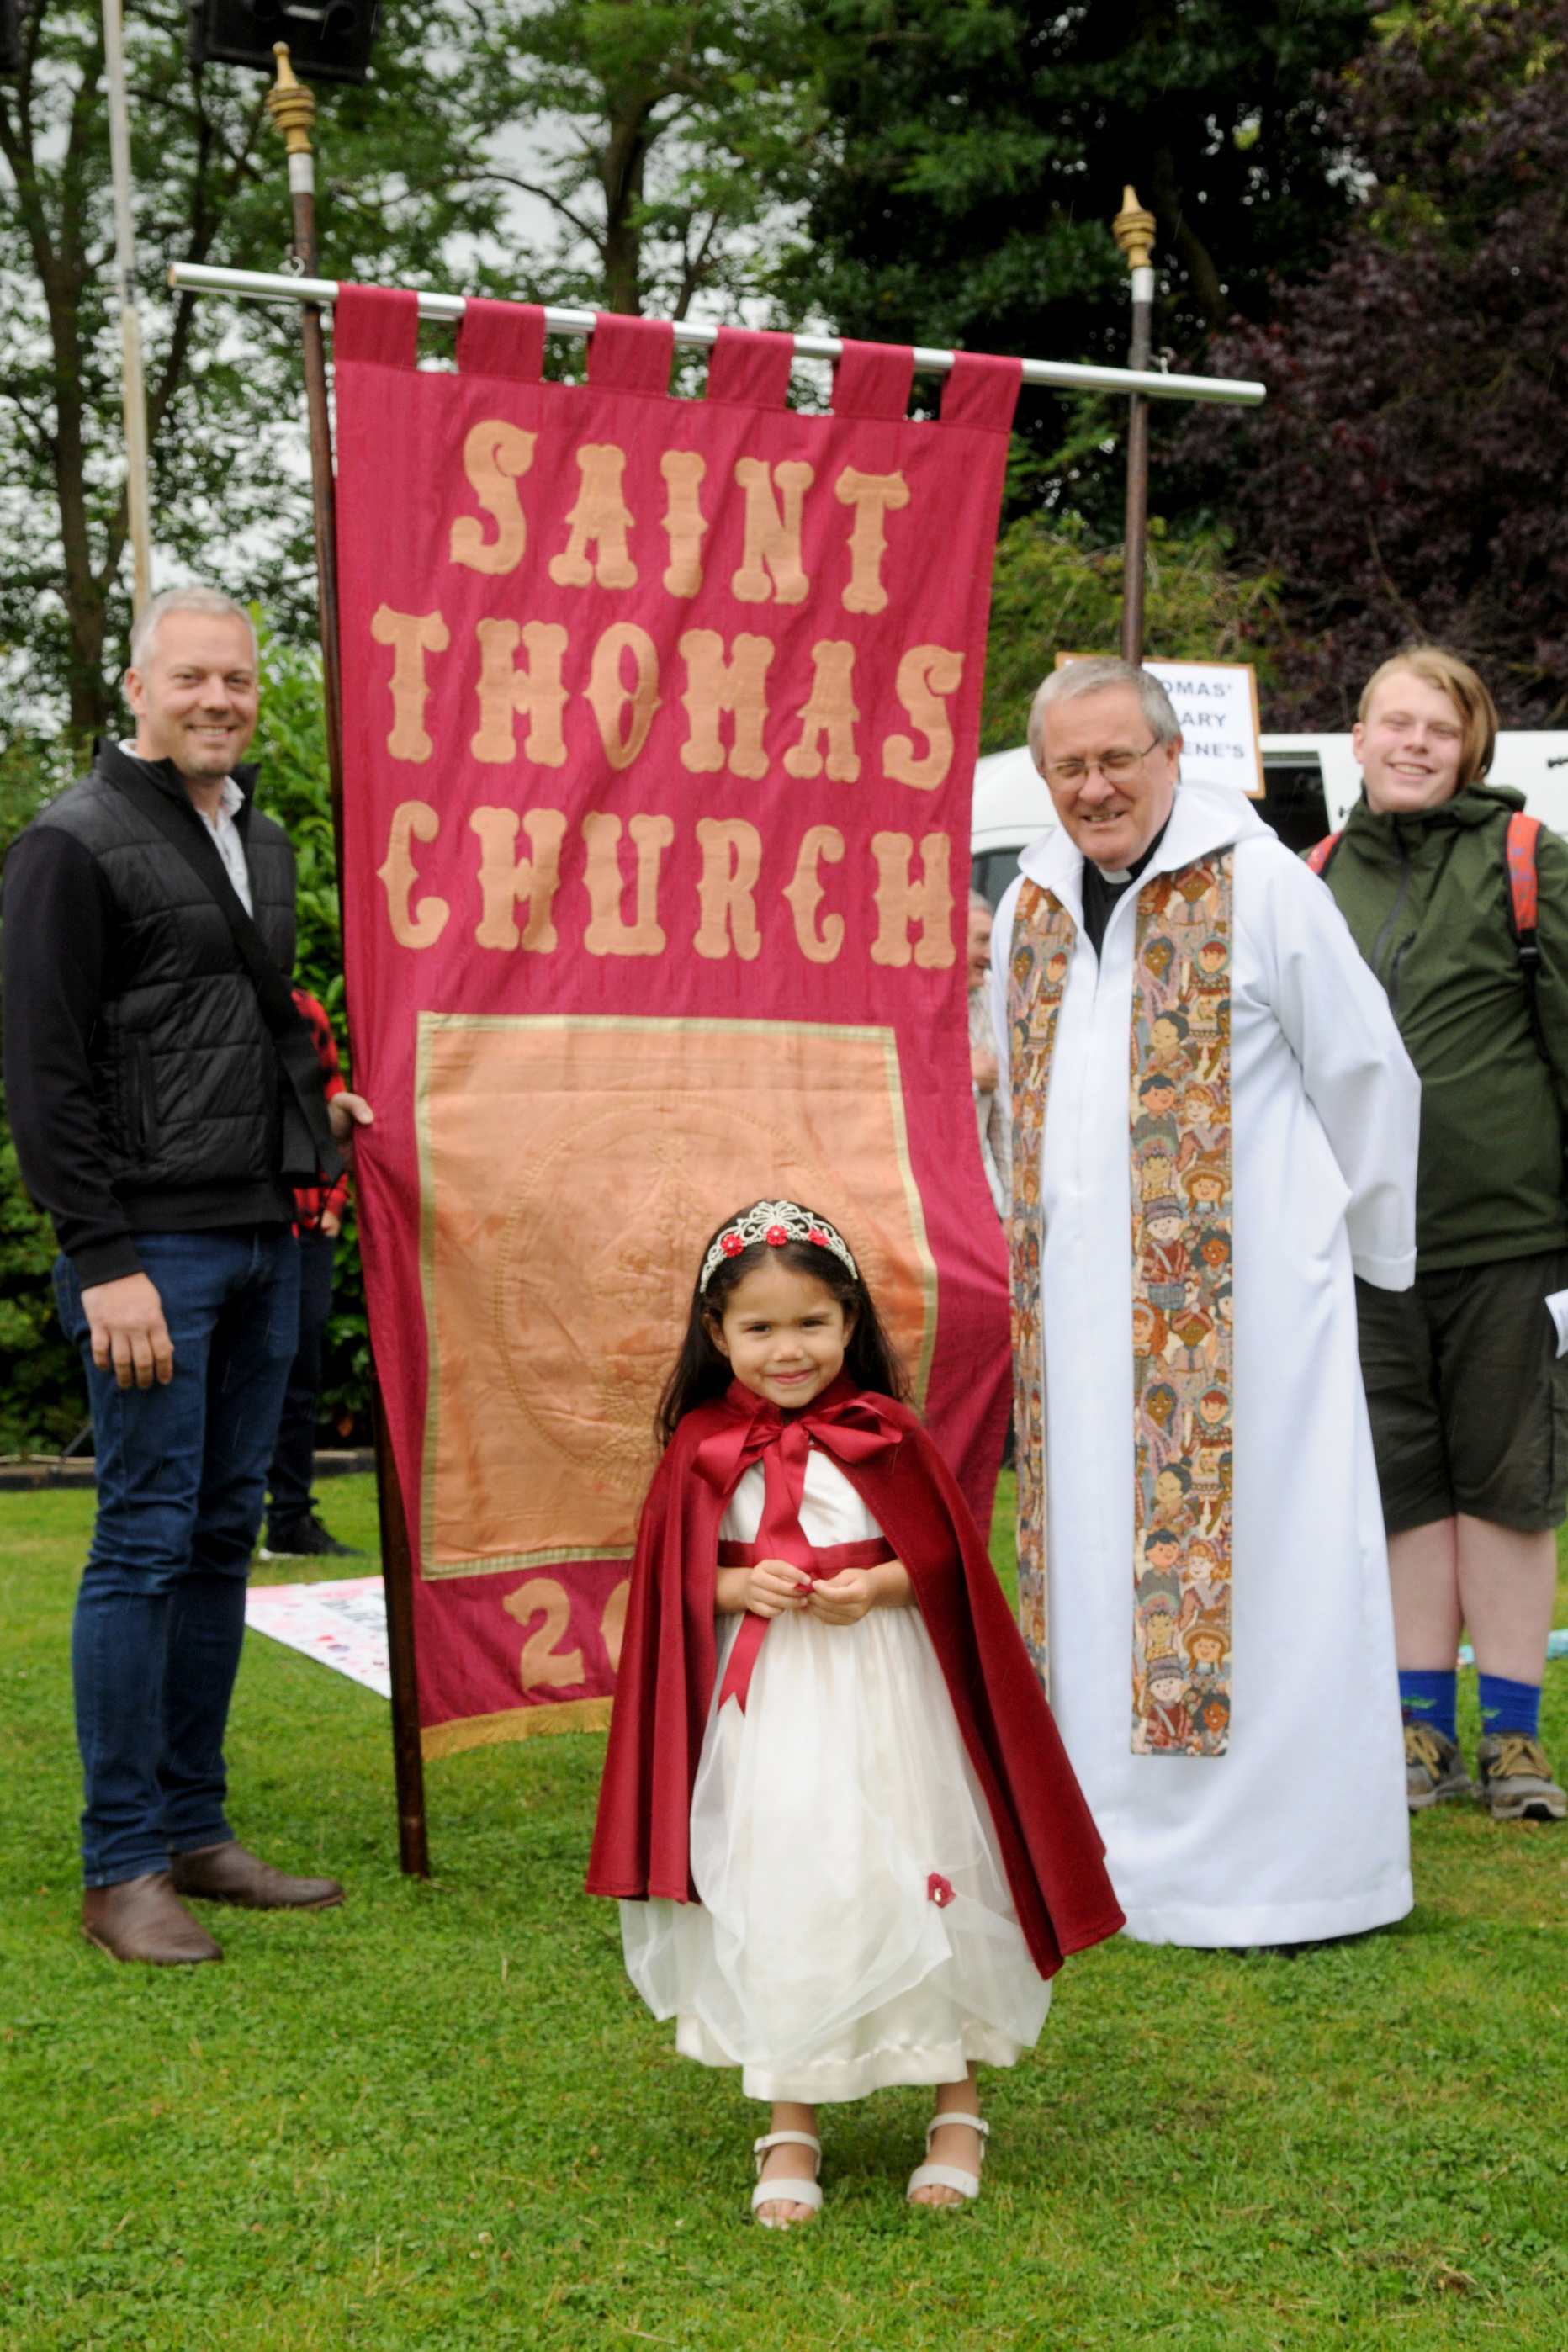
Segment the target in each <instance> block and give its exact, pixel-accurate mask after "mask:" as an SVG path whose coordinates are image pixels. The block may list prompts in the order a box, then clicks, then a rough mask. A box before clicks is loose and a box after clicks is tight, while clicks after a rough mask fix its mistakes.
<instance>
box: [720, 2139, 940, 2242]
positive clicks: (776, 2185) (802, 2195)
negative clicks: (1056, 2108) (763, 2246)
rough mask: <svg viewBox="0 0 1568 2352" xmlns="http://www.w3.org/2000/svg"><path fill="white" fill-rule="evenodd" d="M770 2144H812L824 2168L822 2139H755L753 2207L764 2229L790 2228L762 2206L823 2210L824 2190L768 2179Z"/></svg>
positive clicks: (811, 2184)
mask: <svg viewBox="0 0 1568 2352" xmlns="http://www.w3.org/2000/svg"><path fill="white" fill-rule="evenodd" d="M770 2147H808V2148H810V2150H811V2152H812V2154H813V2156H814V2157H815V2158H816V2164H817V2168H818V2170H820V2168H821V2165H822V2142H821V2141H820V2140H819V2139H815V2138H813V2137H812V2135H811V2133H810V2132H797V2131H780V2132H769V2133H768V2134H767V2136H766V2137H765V2138H763V2139H754V2140H753V2141H752V2155H753V2156H754V2157H755V2158H756V2159H757V2185H756V2187H755V2188H754V2189H752V2212H753V2213H754V2214H755V2215H756V2217H757V2220H758V2221H760V2222H761V2223H762V2225H763V2229H764V2230H787V2229H788V2228H789V2226H790V2225H789V2223H788V2222H787V2221H770V2220H769V2219H768V2216H767V2215H766V2214H765V2213H764V2212H763V2211H762V2210H760V2209H761V2208H762V2207H763V2206H764V2205H771V2204H773V2201H774V2200H775V2199H778V2200H781V2201H783V2202H784V2203H785V2204H789V2205H809V2206H810V2208H811V2210H812V2211H813V2212H814V2213H819V2212H820V2211H821V2210H822V2191H821V2189H819V2188H818V2186H817V2184H816V2180H815V2179H812V2180H786V2179H784V2177H783V2176H782V2175H780V2176H779V2177H778V2178H777V2179H769V2180H764V2179H763V2157H764V2156H766V2154H767V2152H768V2150H769V2148H770ZM941 2169H942V2168H941V2167H940V2166H939V2167H938V2170H939V2171H940V2170H941ZM976 2185H977V2186H978V2184H976Z"/></svg>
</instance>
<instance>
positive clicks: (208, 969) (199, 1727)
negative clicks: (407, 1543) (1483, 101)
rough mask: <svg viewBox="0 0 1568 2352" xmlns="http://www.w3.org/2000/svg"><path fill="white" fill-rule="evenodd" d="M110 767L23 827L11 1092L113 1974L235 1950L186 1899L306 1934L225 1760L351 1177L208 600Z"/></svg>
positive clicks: (11, 937) (364, 1109)
mask: <svg viewBox="0 0 1568 2352" xmlns="http://www.w3.org/2000/svg"><path fill="white" fill-rule="evenodd" d="M125 686H126V695H127V698H128V700H129V701H130V704H131V708H132V710H133V711H134V713H135V714H136V734H135V737H134V739H133V740H132V741H130V742H127V743H120V744H116V743H101V744H100V746H99V751H98V756H97V760H96V761H95V764H94V767H93V770H92V772H91V774H90V775H89V776H88V777H86V778H85V779H84V780H83V781H82V782H79V783H77V784H73V785H72V786H71V788H70V789H69V790H68V792H66V793H62V794H61V795H60V797H59V799H58V800H56V801H53V802H51V803H49V805H48V806H47V808H45V809H44V810H42V811H41V812H40V814H38V815H37V816H36V817H35V818H34V820H33V822H32V824H30V825H28V827H27V828H26V832H24V833H23V834H22V835H19V837H18V838H17V840H16V842H15V843H14V844H13V845H12V847H11V850H10V853H9V856H7V858H6V861H5V930H4V939H5V1091H6V1099H7V1108H8V1110H9V1114H10V1118H11V1129H12V1134H13V1137H14V1139H15V1141H16V1156H17V1159H18V1160H19V1162H20V1165H21V1171H22V1176H23V1181H25V1182H26V1186H27V1188H28V1190H29V1192H31V1193H32V1195H33V1197H34V1199H35V1200H37V1202H39V1203H40V1204H41V1205H42V1206H43V1207H44V1208H46V1209H47V1211H48V1212H49V1214H50V1216H51V1218H52V1219H53V1222H54V1226H55V1231H56V1234H57V1236H58V1241H59V1245H60V1252H61V1255H60V1257H59V1260H58V1264H57V1265H56V1268H55V1293H56V1297H57V1300H58V1306H59V1311H60V1318H61V1320H62V1322H63V1323H64V1325H65V1328H66V1330H67V1331H68V1334H69V1335H70V1337H71V1338H72V1339H74V1340H75V1341H76V1343H77V1345H78V1347H79V1349H80V1353H81V1358H82V1362H83V1365H84V1367H85V1369H86V1372H87V1383H88V1391H89V1400H90V1402H91V1408H92V1423H93V1435H94V1441H95V1447H96V1454H97V1479H98V1508H97V1517H96V1519H95V1522H94V1527H93V1536H92V1545H91V1549H90V1552H89V1558H88V1563H87V1567H86V1569H85V1570H84V1571H83V1574H82V1580H81V1588H80V1591H79V1594H78V1596H77V1606H76V1618H75V1622H74V1625H73V1628H72V1634H71V1666H72V1673H73V1676H74V1680H75V1686H76V1714H77V1736H78V1739H79V1745H80V1748H81V1759H82V1769H83V1773H84V1777H85V1780H86V1784H87V1801H86V1806H85V1809H84V1811H83V1813H82V1861H83V1875H84V1877H85V1880H86V1894H85V1895H84V1898H83V1903H82V1928H83V1932H84V1933H85V1934H86V1936H87V1937H89V1941H91V1942H92V1943H94V1944H96V1945H98V1946H99V1947H100V1948H101V1949H102V1950H104V1951H106V1952H108V1953H110V1955H112V1957H113V1958H116V1959H121V1960H148V1961H156V1962H170V1963H173V1962H182V1961H184V1962H189V1961H199V1960H216V1959H220V1958H222V1957H223V1955H222V1952H221V1950H220V1948H219V1947H218V1945H217V1944H216V1941H215V1940H214V1938H213V1937H211V1936H209V1935H208V1934H207V1932H206V1930H205V1927H203V1926H202V1925H201V1923H200V1922H199V1921H198V1920H197V1919H196V1917H195V1915H194V1914H193V1913H192V1912H190V1911H188V1910H187V1909H186V1908H185V1906H184V1903H183V1902H182V1901H181V1899H180V1897H181V1896H182V1895H195V1896H201V1897H205V1898H206V1899H207V1900H209V1901H214V1902H224V1903H237V1904H243V1905H246V1906H250V1907H253V1908H268V1909H269V1908H275V1907H279V1906H287V1907H290V1908H307V1909H309V1908H320V1907H322V1906H325V1905H328V1904H332V1903H338V1902H341V1901H342V1887H341V1886H340V1885H339V1884H338V1882H337V1881H336V1879H332V1878H297V1877H289V1876H285V1875H284V1874H283V1873H282V1872H280V1871H278V1870H275V1869H274V1868H272V1866H271V1865H270V1864H268V1863H265V1862H262V1861H259V1860H258V1858H257V1856H256V1855H255V1854H253V1853H248V1852H247V1849H246V1848H245V1847H244V1846H242V1845H241V1844H240V1843H239V1842H238V1840H237V1838H236V1836H235V1834H234V1832H233V1830H232V1829H231V1828H230V1827H229V1824H228V1821H227V1818H226V1813H225V1811H224V1800H225V1795H226V1774H225V1769H224V1758H223V1739H224V1731H225V1727H226V1721H227V1717H228V1706H229V1698H230V1695H231V1693H232V1690H233V1687H234V1679H235V1674H236V1671H237V1667H238V1664H239V1655H240V1649H241V1645H242V1643H243V1640H244V1633H245V1584H246V1576H247V1570H248V1569H249V1565H250V1557H251V1553H252V1550H253V1549H254V1546H255V1542H256V1535H257V1530H258V1527H259V1525H260V1520H261V1506H262V1495H263V1488H264V1482H265V1478H266V1472H267V1463H268V1455H269V1454H270V1453H271V1451H272V1441H273V1437H274V1434H275V1433H276V1430H277V1427H278V1412H279V1405H280V1404H281V1402H282V1398H283V1388H284V1383H285V1381H286V1380H287V1379H288V1376H289V1364H290V1362H291V1360H292V1359H293V1355H294V1349H295V1342H296V1338H297V1333H298V1328H299V1282H300V1275H299V1254H298V1250H297V1247H296V1244H295V1240H294V1235H293V1232H292V1229H291V1223H290V1220H291V1214H292V1206H293V1203H292V1199H291V1195H290V1185H291V1183H292V1182H294V1181H315V1180H316V1178H317V1176H318V1173H321V1174H324V1175H325V1176H326V1177H328V1178H329V1179H331V1177H333V1176H335V1175H336V1174H337V1173H338V1172H339V1171H340V1170H341V1168H342V1159H341V1157H340V1150H339V1147H343V1148H347V1147H348V1145H349V1143H350V1140H351V1139H352V1136H353V1129H354V1128H355V1126H356V1125H363V1124H367V1123H368V1122H369V1120H370V1118H371V1110H370V1107H369V1105H368V1104H367V1103H366V1102H365V1101H364V1100H363V1097H360V1096H358V1095H353V1094H347V1093H344V1094H340V1095H339V1096H338V1097H337V1098H336V1100H335V1101H334V1102H332V1103H331V1105H329V1104H328V1103H327V1102H326V1100H325V1098H324V1097H323V1094H322V1090H321V1065H320V1063H319V1062H318V1061H317V1059H316V1055H315V1052H314V1050H313V1048H312V1046H311V1044H310V1036H309V1034H308V1032H307V1031H306V1029H305V1026H304V1024H303V1023H302V1022H301V1021H300V1017H299V1014H298V1013H296V1011H295V1009H294V1007H293V1004H292V1003H291V1002H290V999H289V982H288V978H287V975H288V973H289V969H290V967H291V966H292V964H293V961H294V857H293V853H292V851H291V850H290V848H289V842H288V838H287V835H285V834H284V833H283V832H282V830H281V828H280V827H279V826H278V825H276V824H273V822H272V820H271V819H270V818H269V817H266V816H263V815H262V814H261V813H260V811H259V810H258V808H257V807H256V806H255V803H254V799H253V792H254V785H255V771H254V770H252V769H248V768H243V767H241V766H240V765H239V764H238V762H239V757H240V754H241V753H242V752H243V751H244V750H245V748H246V746H247V743H248V742H249V740H250V738H251V736H252V734H253V733H254V731H255V728H256V720H257V709H258V670H257V653H256V635H255V632H254V630H253V629H252V627H251V625H250V621H249V618H248V616H247V614H246V612H245V611H244V609H243V607H242V606H240V605H238V604H236V603H235V602H234V600H233V599H232V597H228V596H225V595H221V594H219V593H218V592H217V591H216V589H211V588H203V587H197V586H192V587H185V588H170V589H165V590H164V592H163V594H162V595H159V596H155V597H154V598H153V601H152V603H151V604H148V605H147V606H146V607H145V608H144V610H143V611H142V613H141V614H139V615H138V617H137V621H136V625H135V627H134V628H133V630H132V637H131V667H130V670H129V671H128V673H127V676H126V680H125Z"/></svg>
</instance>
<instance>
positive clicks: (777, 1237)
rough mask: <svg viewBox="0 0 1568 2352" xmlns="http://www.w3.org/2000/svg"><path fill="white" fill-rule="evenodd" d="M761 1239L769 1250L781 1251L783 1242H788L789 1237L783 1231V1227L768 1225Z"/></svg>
mask: <svg viewBox="0 0 1568 2352" xmlns="http://www.w3.org/2000/svg"><path fill="white" fill-rule="evenodd" d="M788 1239H789V1235H788V1234H787V1233H786V1232H785V1231H784V1227H783V1225H770V1226H769V1227H768V1229H767V1232H766V1233H765V1234H763V1241H765V1242H766V1243H767V1244H768V1246H769V1248H770V1249H782V1248H783V1247H784V1244H785V1242H787V1241H788Z"/></svg>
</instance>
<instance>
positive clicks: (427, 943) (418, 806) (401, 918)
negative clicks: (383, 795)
mask: <svg viewBox="0 0 1568 2352" xmlns="http://www.w3.org/2000/svg"><path fill="white" fill-rule="evenodd" d="M440 830H441V820H440V818H439V817H438V816H437V814H436V812H435V810H434V809H433V808H432V807H431V805H430V803H429V802H428V801H399V802H398V803H397V806H396V807H395V809H394V810H393V812H392V831H391V834H390V835H389V836H388V839H387V844H386V856H385V858H384V861H383V862H382V864H381V865H380V866H377V867H376V869H375V875H376V880H377V881H378V882H384V884H385V885H386V914H387V920H388V921H389V922H390V923H391V925H392V936H393V938H394V939H395V940H396V941H397V944H398V946H399V947H400V948H433V947H434V946H435V944H436V942H437V940H438V939H439V938H440V936H441V934H442V932H443V931H444V930H445V929H446V928H447V916H448V915H449V914H450V913H451V911H452V910H451V908H450V907H448V906H447V901H446V900H445V898H421V899H420V901H419V904H418V906H417V908H410V906H409V903H408V896H409V892H410V891H411V890H412V889H413V887H414V885H415V883H416V882H417V880H418V879H419V877H418V876H417V874H416V872H415V870H414V857H413V854H412V852H411V851H410V849H409V846H408V843H409V838H410V836H411V835H412V837H413V838H414V839H415V840H416V841H434V840H435V838H436V835H437V834H438V833H439V832H440Z"/></svg>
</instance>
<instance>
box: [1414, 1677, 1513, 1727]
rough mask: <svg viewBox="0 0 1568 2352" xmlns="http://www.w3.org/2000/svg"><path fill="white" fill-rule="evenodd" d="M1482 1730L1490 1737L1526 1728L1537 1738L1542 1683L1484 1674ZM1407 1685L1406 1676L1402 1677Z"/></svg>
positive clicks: (1481, 1681)
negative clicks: (1518, 1681)
mask: <svg viewBox="0 0 1568 2352" xmlns="http://www.w3.org/2000/svg"><path fill="white" fill-rule="evenodd" d="M1399 1680H1400V1684H1401V1686H1402V1687H1403V1685H1404V1682H1405V1677H1404V1675H1400V1677H1399ZM1479 1682H1480V1685H1481V1731H1482V1734H1483V1735H1484V1736H1485V1737H1486V1738H1490V1737H1491V1735H1492V1734H1493V1733H1494V1732H1499V1731H1522V1732H1523V1733H1524V1735H1525V1737H1526V1738H1528V1739H1533V1738H1535V1735H1536V1733H1537V1732H1538V1731H1539V1730H1540V1728H1541V1685H1540V1684H1539V1683H1510V1680H1509V1678H1508V1676H1507V1675H1480V1676H1479Z"/></svg>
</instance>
